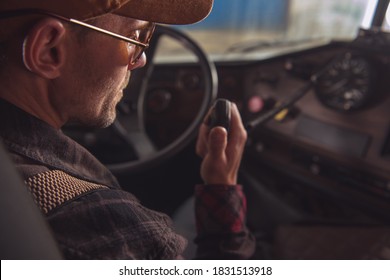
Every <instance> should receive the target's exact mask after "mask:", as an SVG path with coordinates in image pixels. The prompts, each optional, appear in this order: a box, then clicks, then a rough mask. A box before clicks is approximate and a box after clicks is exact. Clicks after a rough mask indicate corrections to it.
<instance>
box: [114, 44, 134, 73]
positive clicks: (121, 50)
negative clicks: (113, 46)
mask: <svg viewBox="0 0 390 280" xmlns="http://www.w3.org/2000/svg"><path fill="white" fill-rule="evenodd" d="M121 43H122V44H120V46H119V47H118V48H117V53H116V57H117V59H118V60H117V63H118V65H123V66H126V67H127V66H128V65H129V58H130V51H131V50H130V49H129V48H128V45H127V43H126V42H121Z"/></svg>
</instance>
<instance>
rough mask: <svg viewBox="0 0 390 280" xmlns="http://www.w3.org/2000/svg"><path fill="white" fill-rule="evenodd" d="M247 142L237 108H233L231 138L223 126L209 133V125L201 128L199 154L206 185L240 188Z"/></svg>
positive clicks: (201, 172) (198, 145) (197, 144)
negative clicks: (239, 182) (240, 172)
mask: <svg viewBox="0 0 390 280" xmlns="http://www.w3.org/2000/svg"><path fill="white" fill-rule="evenodd" d="M209 114H210V112H209ZM209 114H208V115H209ZM208 115H207V116H206V119H207V118H208ZM246 139H247V133H246V130H245V128H244V126H243V124H242V121H241V116H240V113H239V111H238V109H237V106H236V105H235V104H232V106H231V123H230V131H229V135H227V131H226V129H225V128H223V127H221V126H217V127H214V128H212V129H210V127H209V126H208V125H207V124H206V122H205V123H203V124H202V125H201V127H200V130H199V135H198V140H197V143H196V152H197V154H198V155H199V156H200V157H202V158H203V161H202V165H201V169H200V174H201V176H202V179H203V181H204V183H205V184H225V185H235V184H237V173H238V169H239V167H240V163H241V158H242V153H243V151H244V147H245V142H246Z"/></svg>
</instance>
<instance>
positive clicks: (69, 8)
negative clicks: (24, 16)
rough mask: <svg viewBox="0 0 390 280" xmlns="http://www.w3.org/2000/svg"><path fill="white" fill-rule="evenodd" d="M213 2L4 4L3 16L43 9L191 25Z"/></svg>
mask: <svg viewBox="0 0 390 280" xmlns="http://www.w3.org/2000/svg"><path fill="white" fill-rule="evenodd" d="M212 6H213V0H66V1H65V0H1V1H0V13H1V12H4V11H11V10H17V9H40V10H46V11H49V12H52V13H56V14H59V15H62V16H65V17H69V18H75V19H78V20H85V19H89V18H94V17H97V16H100V15H103V14H107V13H114V14H118V15H121V16H125V17H131V18H135V19H140V20H146V21H152V22H157V23H167V24H191V23H195V22H198V21H200V20H202V19H204V18H205V17H207V15H208V14H209V13H210V11H211V8H212Z"/></svg>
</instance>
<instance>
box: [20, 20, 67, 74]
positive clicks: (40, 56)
mask: <svg viewBox="0 0 390 280" xmlns="http://www.w3.org/2000/svg"><path fill="white" fill-rule="evenodd" d="M65 33H66V29H65V27H64V25H63V24H62V22H61V21H59V20H57V19H54V18H45V19H43V20H41V21H39V22H38V23H37V24H35V25H34V27H33V28H32V29H31V30H30V32H29V33H28V35H27V37H26V38H25V40H24V43H23V62H24V65H25V66H26V68H27V69H28V70H30V71H31V72H33V73H35V74H37V75H39V76H41V77H43V78H46V79H55V78H57V77H58V76H59V75H60V74H61V66H62V65H63V64H64V63H65V50H66V48H65V44H64V39H65Z"/></svg>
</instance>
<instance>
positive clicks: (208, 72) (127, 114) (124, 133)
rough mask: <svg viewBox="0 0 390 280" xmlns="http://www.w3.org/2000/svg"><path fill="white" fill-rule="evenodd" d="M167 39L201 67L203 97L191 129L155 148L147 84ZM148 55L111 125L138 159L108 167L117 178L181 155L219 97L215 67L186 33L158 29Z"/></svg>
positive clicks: (165, 28)
mask: <svg viewBox="0 0 390 280" xmlns="http://www.w3.org/2000/svg"><path fill="white" fill-rule="evenodd" d="M165 37H169V38H170V39H173V40H175V41H176V42H177V43H179V44H181V45H182V46H183V47H184V48H185V49H186V50H189V51H191V52H192V53H193V54H194V55H195V57H196V58H197V62H196V65H197V66H198V67H200V69H201V73H202V74H201V80H202V85H203V90H204V93H203V98H202V101H201V105H200V108H199V111H198V112H197V115H196V116H195V118H194V119H193V120H192V122H191V123H190V125H189V126H188V127H187V128H186V129H185V130H184V131H183V132H182V133H181V135H180V136H178V137H177V138H176V139H175V140H173V141H172V142H171V143H169V144H167V145H165V146H164V147H156V145H155V143H153V141H152V139H151V138H150V136H149V135H148V133H147V130H146V128H145V114H146V112H145V111H146V110H145V104H146V96H147V93H148V90H149V87H148V84H149V81H150V78H151V76H152V74H153V70H154V68H155V66H156V65H155V63H154V62H155V61H154V59H155V56H156V51H157V49H158V47H159V46H160V45H162V44H161V41H162V39H163V38H165ZM146 55H147V58H148V61H149V63H147V65H146V66H145V67H143V68H141V69H137V70H136V71H134V73H132V75H133V76H132V77H131V82H130V84H129V86H128V88H127V90H126V92H125V93H124V98H123V100H122V101H121V102H120V104H119V105H118V115H117V119H116V120H115V122H114V124H113V125H112V128H113V131H114V132H115V133H116V134H117V135H118V136H119V137H120V138H121V139H122V140H123V141H125V142H126V144H127V146H128V147H129V148H130V149H132V151H133V154H134V157H135V158H136V159H134V160H129V161H125V162H120V163H111V164H106V166H107V167H108V168H109V169H110V170H111V171H112V172H113V173H114V174H121V173H124V172H127V173H128V172H139V171H143V170H145V169H148V168H150V167H152V166H154V165H156V164H158V163H161V162H162V161H165V160H167V159H169V158H171V157H173V156H174V155H175V154H177V153H178V152H179V151H181V150H182V149H183V148H184V147H186V145H188V144H189V142H190V141H191V140H193V139H194V137H195V135H196V134H197V131H198V127H199V125H200V124H201V122H202V121H203V118H204V116H205V114H206V113H207V111H208V108H209V107H210V104H211V102H212V101H213V100H214V99H215V97H216V95H217V83H218V80H217V72H216V69H215V66H214V64H213V63H212V62H211V61H210V60H209V59H208V57H207V56H206V55H205V53H204V52H203V51H202V49H201V48H200V47H199V46H198V44H197V43H196V42H195V41H193V40H192V39H191V38H190V37H188V36H187V35H185V34H184V33H183V32H181V31H179V30H176V29H173V28H171V27H167V26H161V25H160V26H157V27H156V30H155V34H154V35H153V39H152V41H151V44H150V48H149V49H148V50H147V53H146Z"/></svg>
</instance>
